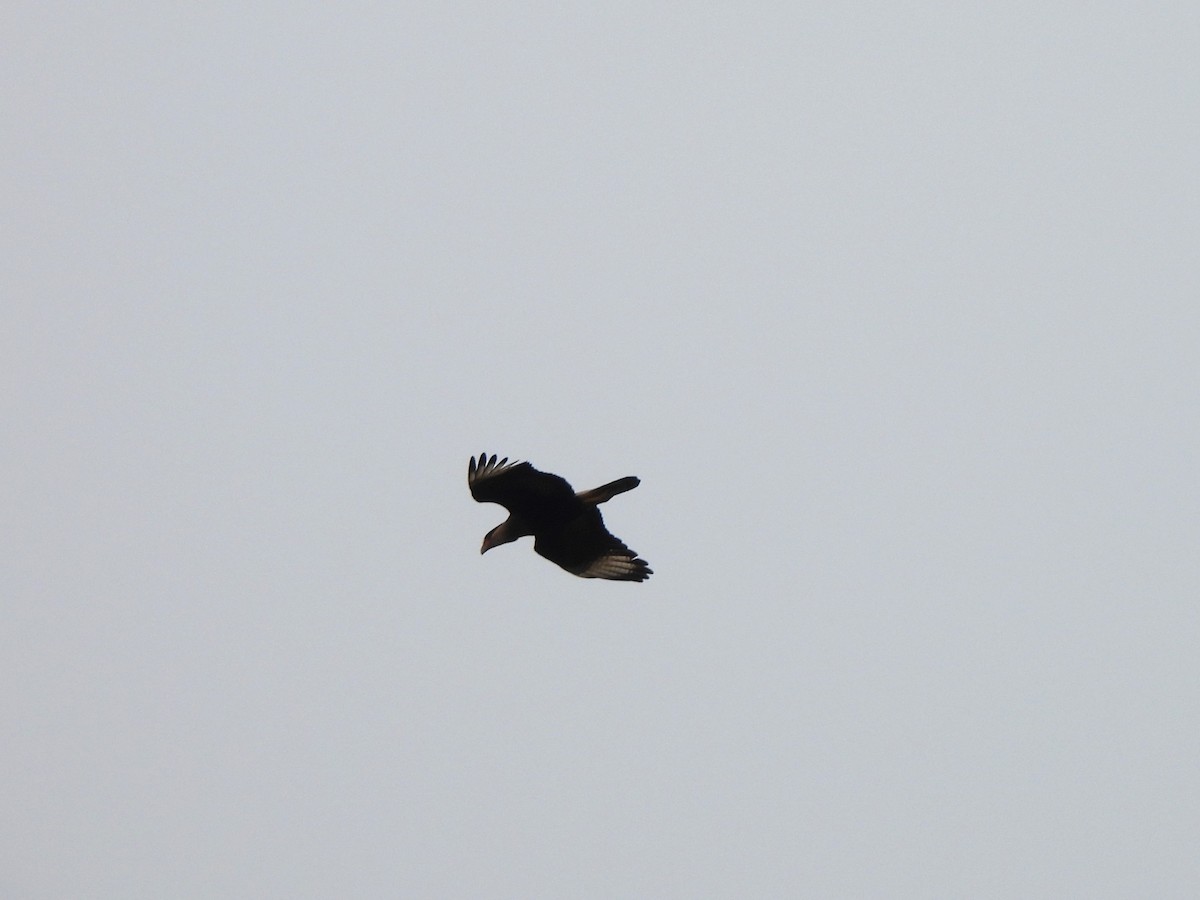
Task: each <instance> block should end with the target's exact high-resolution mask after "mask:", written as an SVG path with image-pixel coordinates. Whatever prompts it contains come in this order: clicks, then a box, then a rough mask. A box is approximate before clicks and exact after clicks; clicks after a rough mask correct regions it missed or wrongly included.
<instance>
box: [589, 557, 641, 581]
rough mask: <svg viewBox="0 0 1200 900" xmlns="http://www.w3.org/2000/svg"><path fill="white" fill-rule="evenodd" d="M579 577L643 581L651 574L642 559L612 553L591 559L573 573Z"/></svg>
mask: <svg viewBox="0 0 1200 900" xmlns="http://www.w3.org/2000/svg"><path fill="white" fill-rule="evenodd" d="M575 574H576V575H578V576H580V577H581V578H608V579H610V580H612V581H645V580H646V579H647V578H649V577H650V576H651V575H652V574H653V569H651V568H650V567H649V566H648V565H647V564H646V561H645V560H644V559H638V558H637V557H636V556H625V555H618V554H613V555H610V556H601V557H599V558H597V559H594V560H592V561H591V562H590V563H588V564H587V566H585V567H584V568H583V569H581V570H579V571H578V572H576V573H575Z"/></svg>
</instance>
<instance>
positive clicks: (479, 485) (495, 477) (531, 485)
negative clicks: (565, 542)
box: [467, 453, 581, 523]
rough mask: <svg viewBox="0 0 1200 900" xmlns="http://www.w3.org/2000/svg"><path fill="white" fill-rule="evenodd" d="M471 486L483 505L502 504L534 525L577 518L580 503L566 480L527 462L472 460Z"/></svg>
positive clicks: (489, 458)
mask: <svg viewBox="0 0 1200 900" xmlns="http://www.w3.org/2000/svg"><path fill="white" fill-rule="evenodd" d="M467 485H468V486H469V487H470V488H471V496H472V497H474V498H475V499H476V500H478V501H479V502H480V503H499V504H500V505H501V506H503V507H505V508H506V509H507V510H508V511H509V512H510V513H513V514H514V515H516V516H519V517H521V518H522V519H526V520H527V521H529V522H530V523H540V522H546V521H561V520H563V519H566V518H569V517H570V516H572V515H574V514H575V513H576V512H577V510H578V508H579V506H580V505H581V504H580V501H579V499H578V498H577V497H576V496H575V491H574V490H573V489H572V488H571V485H570V484H569V483H568V482H567V480H566V479H565V478H561V477H560V476H558V475H552V474H550V473H549V472H539V471H538V470H537V469H535V468H534V467H533V466H531V465H530V464H529V463H527V462H519V461H515V460H514V461H513V462H509V461H508V457H505V458H504V459H501V460H499V461H497V459H496V456H495V454H493V455H492V456H488V455H487V454H486V453H481V454H480V455H479V456H478V457H472V459H471V462H470V464H469V465H468V467H467Z"/></svg>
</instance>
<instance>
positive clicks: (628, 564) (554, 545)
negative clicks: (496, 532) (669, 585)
mask: <svg viewBox="0 0 1200 900" xmlns="http://www.w3.org/2000/svg"><path fill="white" fill-rule="evenodd" d="M533 549H534V550H536V551H537V552H538V553H539V554H540V555H542V556H544V557H545V558H546V559H548V560H550V561H551V562H553V563H556V564H557V565H559V566H561V567H562V568H564V569H566V570H567V571H568V572H571V573H572V574H575V575H578V576H580V577H581V578H608V579H610V580H612V581H645V580H646V579H647V578H649V577H650V576H651V575H653V574H654V570H653V569H651V568H650V566H649V564H647V562H646V561H645V560H644V559H641V558H639V557H638V555H637V554H636V553H634V552H633V551H632V550H630V549H629V548H628V547H626V546H625V544H623V543H622V542H621V541H620V539H618V538H617V537H615V536H614V535H613V534H612V533H610V532H609V530H608V529H607V528H605V527H604V519H603V518H602V517H601V516H600V510H598V509H596V508H595V507H591V508H590V509H588V510H587V511H586V512H585V513H584V514H583V515H580V516H577V517H576V518H575V519H574V520H573V521H572V522H571V523H570V524H569V525H568V526H567V527H566V528H563V529H562V530H560V531H556V532H553V533H549V534H539V535H538V536H537V539H536V540H535V541H534V544H533Z"/></svg>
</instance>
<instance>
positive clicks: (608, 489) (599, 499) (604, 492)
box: [576, 475, 642, 506]
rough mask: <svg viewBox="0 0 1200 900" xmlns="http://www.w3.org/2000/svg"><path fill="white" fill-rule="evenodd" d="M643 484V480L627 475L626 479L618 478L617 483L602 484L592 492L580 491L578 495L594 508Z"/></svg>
mask: <svg viewBox="0 0 1200 900" xmlns="http://www.w3.org/2000/svg"><path fill="white" fill-rule="evenodd" d="M641 483H642V479H640V478H635V477H634V476H633V475H626V476H625V477H624V478H618V479H617V480H616V481H610V482H609V483H608V484H602V485H600V487H598V488H592V489H591V490H590V491H580V492H579V493H578V494H576V496H577V497H579V499H580V500H582V501H583V502H584V503H589V504H591V505H592V506H595V505H597V504H598V503H603V502H604V501H606V500H611V499H612V498H613V497H615V496H617V494H623V493H625V492H626V491H632V490H633V489H634V488H635V487H637V486H638V485H639V484H641Z"/></svg>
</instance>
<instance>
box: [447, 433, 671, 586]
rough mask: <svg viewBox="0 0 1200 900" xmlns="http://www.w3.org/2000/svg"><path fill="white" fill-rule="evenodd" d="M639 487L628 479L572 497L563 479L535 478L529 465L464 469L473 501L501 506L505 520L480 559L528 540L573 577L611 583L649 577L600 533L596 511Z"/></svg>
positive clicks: (483, 459)
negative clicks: (503, 547)
mask: <svg viewBox="0 0 1200 900" xmlns="http://www.w3.org/2000/svg"><path fill="white" fill-rule="evenodd" d="M640 483H641V482H640V481H639V479H637V478H635V477H633V476H632V475H627V476H626V477H624V478H618V479H617V480H616V481H610V482H609V483H608V484H605V485H601V486H600V487H598V488H593V489H592V490H590V491H580V492H579V493H576V492H575V490H574V489H573V488H572V487H571V485H570V484H569V483H568V482H567V480H566V479H565V478H560V477H559V476H558V475H552V474H550V473H549V472H539V471H538V470H537V469H535V468H534V467H533V466H531V465H530V464H529V463H527V462H512V463H510V462H509V461H508V459H507V457H506V458H505V459H502V460H499V461H497V460H496V457H495V456H494V455H493V456H491V457H489V456H487V454H480V456H479V457H478V458H477V459H475V458H472V460H471V462H470V465H469V466H468V468H467V484H468V485H469V486H470V488H471V496H473V497H474V498H475V499H476V500H478V501H479V502H480V503H499V504H500V505H501V506H503V507H505V508H506V509H507V510H508V512H509V516H508V518H507V519H506V520H505V521H504V522H502V523H500V524H499V525H497V526H496V527H495V528H493V529H492V530H491V531H489V532H488V534H487V536H486V537H484V539H483V548H482V549H481V550H480V552H481V553H486V552H487V551H488V550H490V549H491V548H492V547H496V546H499V545H500V544H507V543H509V542H510V541H515V540H517V538H521V537H525V536H526V535H532V536H533V549H534V550H535V551H536V552H537V553H538V554H539V555H541V556H543V557H545V558H546V559H548V560H550V561H551V562H552V563H555V564H557V565H559V566H561V567H562V568H564V569H566V570H567V571H568V572H570V573H571V574H573V575H578V576H580V577H581V578H608V579H612V580H615V581H645V580H646V579H647V578H649V577H650V575H651V574H652V571H651V569H650V567H649V566H648V565H647V564H646V561H645V560H644V559H639V558H638V555H637V554H636V553H634V552H633V551H632V550H630V549H629V548H628V547H626V546H625V545H624V544H623V543H621V541H620V540H618V539H617V538H615V537H613V535H612V534H610V533H609V532H608V529H606V528H605V527H604V519H603V518H602V517H601V515H600V510H599V509H597V506H598V505H599V504H601V503H604V502H605V501H606V500H611V499H612V498H613V497H615V496H616V495H617V494H621V493H624V492H625V491H631V490H633V489H634V488H635V487H637V486H638V485H639V484H640Z"/></svg>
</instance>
